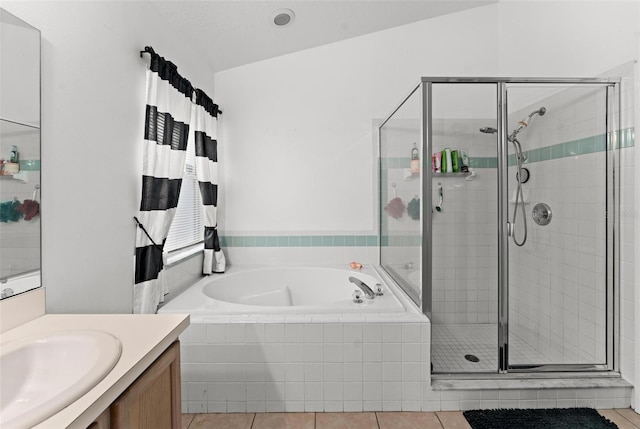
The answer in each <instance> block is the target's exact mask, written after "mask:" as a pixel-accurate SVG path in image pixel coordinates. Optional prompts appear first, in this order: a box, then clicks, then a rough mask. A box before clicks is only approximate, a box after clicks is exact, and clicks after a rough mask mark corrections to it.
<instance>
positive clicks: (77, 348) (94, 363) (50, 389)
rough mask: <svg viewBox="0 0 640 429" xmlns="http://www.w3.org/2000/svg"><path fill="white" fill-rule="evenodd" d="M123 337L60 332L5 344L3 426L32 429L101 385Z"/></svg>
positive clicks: (0, 385) (1, 352)
mask: <svg viewBox="0 0 640 429" xmlns="http://www.w3.org/2000/svg"><path fill="white" fill-rule="evenodd" d="M121 351H122V349H121V345H120V341H119V340H118V339H117V338H115V337H114V336H112V335H110V334H107V333H106V332H101V331H88V330H87V331H80V330H78V331H57V332H51V333H47V334H43V335H41V336H36V337H30V338H25V339H22V340H16V341H11V342H7V343H4V344H2V345H0V427H2V428H3V429H5V428H6V429H9V428H27V427H31V426H34V425H36V424H38V423H40V422H42V421H43V420H45V419H46V418H48V417H50V416H52V415H54V414H55V413H57V412H58V411H60V410H61V409H63V408H64V407H66V406H67V405H69V404H71V403H72V402H74V401H76V400H77V399H78V398H80V397H81V396H82V395H84V394H85V393H87V392H88V391H89V390H91V389H92V388H93V387H94V386H95V385H96V384H98V383H99V382H100V381H101V380H102V379H103V378H104V377H105V376H106V375H107V374H108V373H109V372H110V371H111V369H112V368H113V367H114V366H115V364H116V362H118V359H120V353H121Z"/></svg>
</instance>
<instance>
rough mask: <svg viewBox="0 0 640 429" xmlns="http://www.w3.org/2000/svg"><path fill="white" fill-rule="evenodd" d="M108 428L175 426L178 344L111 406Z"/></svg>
mask: <svg viewBox="0 0 640 429" xmlns="http://www.w3.org/2000/svg"><path fill="white" fill-rule="evenodd" d="M110 412H111V428H112V429H172V428H179V427H180V424H181V420H180V418H181V414H180V343H179V342H178V341H176V342H175V343H173V344H172V345H171V346H169V348H168V349H167V350H166V351H165V352H164V353H163V354H162V355H161V356H160V357H159V358H158V359H156V361H155V362H154V363H153V364H151V366H150V367H149V368H147V370H146V371H145V372H144V373H143V374H142V375H141V376H140V377H138V379H137V380H136V381H135V382H133V384H131V386H129V388H127V390H125V391H124V392H123V393H122V395H120V397H118V399H116V401H115V402H114V403H113V404H112V405H111V407H110Z"/></svg>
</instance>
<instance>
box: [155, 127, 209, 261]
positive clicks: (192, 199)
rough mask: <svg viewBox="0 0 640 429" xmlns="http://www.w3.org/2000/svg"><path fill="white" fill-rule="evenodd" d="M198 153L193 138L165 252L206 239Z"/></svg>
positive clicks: (188, 150)
mask: <svg viewBox="0 0 640 429" xmlns="http://www.w3.org/2000/svg"><path fill="white" fill-rule="evenodd" d="M195 165H196V154H195V148H194V144H193V141H192V139H190V140H189V143H188V145H187V155H186V162H185V166H184V176H183V177H182V187H181V189H180V197H179V198H178V207H177V208H176V215H175V217H174V218H173V222H172V223H171V228H169V235H168V236H167V242H166V244H165V246H164V251H165V253H168V252H171V251H173V250H178V249H182V248H185V247H188V246H191V245H192V244H196V243H199V242H201V241H203V240H204V220H203V216H202V198H201V196H200V187H199V185H198V178H197V177H196V167H195Z"/></svg>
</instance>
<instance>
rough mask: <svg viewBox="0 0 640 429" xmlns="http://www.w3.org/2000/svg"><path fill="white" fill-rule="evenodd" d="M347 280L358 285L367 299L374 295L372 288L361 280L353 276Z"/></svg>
mask: <svg viewBox="0 0 640 429" xmlns="http://www.w3.org/2000/svg"><path fill="white" fill-rule="evenodd" d="M349 281H350V282H351V283H353V284H355V285H356V286H358V287H359V288H360V289H361V290H362V292H363V293H364V296H366V297H367V299H373V298H375V297H376V294H375V293H374V292H373V290H371V288H370V287H369V286H367V285H366V284H365V283H364V282H363V281H362V280H360V279H357V278H355V277H349Z"/></svg>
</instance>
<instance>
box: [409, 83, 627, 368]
mask: <svg viewBox="0 0 640 429" xmlns="http://www.w3.org/2000/svg"><path fill="white" fill-rule="evenodd" d="M447 83H449V84H481V83H484V84H495V85H496V99H497V106H496V109H497V128H498V132H497V139H498V147H497V150H498V189H497V192H498V208H497V209H498V216H497V226H498V237H497V239H498V350H497V352H498V368H497V372H498V373H517V372H540V373H542V372H578V371H587V372H592V371H612V370H613V371H615V370H618V368H619V354H618V343H619V342H618V341H616V340H615V339H616V335H618V333H619V311H618V308H619V304H618V299H619V298H618V296H619V294H618V290H619V278H620V276H619V272H620V267H619V264H620V263H619V260H618V259H619V257H618V255H619V246H620V244H619V243H620V240H619V224H620V222H619V216H620V214H619V210H618V207H617V205H618V204H619V201H620V198H619V193H620V186H619V182H620V175H619V174H618V171H619V165H620V164H619V146H618V142H617V137H616V135H617V133H616V132H617V131H619V130H620V115H619V112H620V98H619V97H617V99H616V100H614V102H613V103H610V102H609V96H610V91H609V88H608V87H612V86H613V87H614V91H613V93H614V94H613V95H614V97H615V96H617V94H619V92H620V89H619V86H620V79H612V78H513V77H483V78H473V77H447V78H444V77H422V78H421V87H422V88H421V91H422V121H421V123H422V129H421V140H422V142H421V146H422V147H421V149H422V153H423V154H431V153H433V122H432V115H431V112H432V95H433V88H432V85H433V84H447ZM509 84H559V85H560V84H565V85H583V84H588V85H603V87H605V88H607V112H606V136H607V137H606V139H607V150H606V151H605V157H606V165H607V174H606V180H607V199H606V206H607V226H606V228H607V232H606V233H607V240H606V243H607V251H606V264H607V269H606V270H607V275H606V277H605V280H606V282H607V285H606V290H607V291H606V296H607V303H606V319H607V327H606V336H607V338H606V359H607V361H606V364H604V365H600V364H596V365H580V364H551V365H511V364H510V363H509V235H508V230H507V228H508V219H509V207H508V203H507V201H508V198H507V197H508V166H509V164H508V144H509V141H508V123H507V112H508V111H507V86H508V85H509ZM611 104H613V105H614V112H609V111H608V109H609V107H610V105H611ZM611 113H614V115H613V118H614V120H613V121H610V120H609V116H610V115H611ZM611 122H614V123H613V124H612V123H611ZM422 158H423V159H422V163H423V165H422V172H423V174H422V184H421V186H422V195H423V197H424V200H425V201H427V202H431V201H433V190H432V180H433V172H432V170H431V165H430V163H429V164H427V160H426V158H427V156H423V157H422ZM429 161H430V159H429ZM609 169H612V171H611V172H610V171H609ZM609 176H611V177H612V183H609V180H610V178H609ZM432 221H433V215H432V211H431V210H424V216H422V217H421V223H422V225H421V227H422V246H421V248H422V303H421V304H422V311H423V313H424V314H426V315H427V317H431V312H432V295H433V279H432V275H431V272H432V268H433V263H432V261H433V247H432V243H433V240H432V235H433V228H432Z"/></svg>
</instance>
